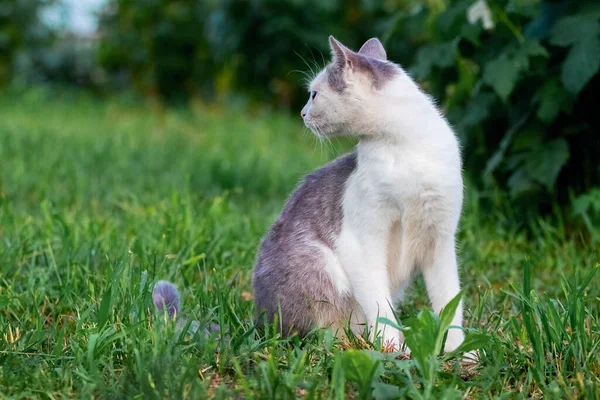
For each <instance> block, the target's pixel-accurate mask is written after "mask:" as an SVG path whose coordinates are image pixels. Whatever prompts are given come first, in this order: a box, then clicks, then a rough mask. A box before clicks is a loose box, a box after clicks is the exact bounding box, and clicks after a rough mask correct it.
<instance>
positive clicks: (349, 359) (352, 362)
mask: <svg viewBox="0 0 600 400" xmlns="http://www.w3.org/2000/svg"><path fill="white" fill-rule="evenodd" d="M378 364H379V361H374V360H373V359H372V358H371V357H369V355H368V354H366V353H364V352H362V351H360V350H354V349H350V350H347V351H346V352H344V354H343V356H342V365H343V367H344V376H345V377H346V379H348V380H350V381H352V382H356V383H358V384H360V385H365V384H367V383H369V384H370V382H371V378H372V377H373V374H374V373H375V369H376V367H377V366H378Z"/></svg>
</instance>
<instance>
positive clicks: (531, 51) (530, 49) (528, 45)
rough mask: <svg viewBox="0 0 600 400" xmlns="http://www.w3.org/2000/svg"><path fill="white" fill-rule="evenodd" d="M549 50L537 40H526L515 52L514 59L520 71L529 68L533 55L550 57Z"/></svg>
mask: <svg viewBox="0 0 600 400" xmlns="http://www.w3.org/2000/svg"><path fill="white" fill-rule="evenodd" d="M548 56H549V53H548V50H546V48H545V47H544V46H542V45H541V44H540V42H539V41H537V40H526V41H525V42H523V43H522V44H521V45H520V46H519V47H518V48H517V49H516V50H515V52H514V54H513V56H512V60H513V61H514V62H515V63H516V64H517V68H518V69H519V70H520V71H523V70H526V69H528V68H529V59H530V58H532V57H544V58H548Z"/></svg>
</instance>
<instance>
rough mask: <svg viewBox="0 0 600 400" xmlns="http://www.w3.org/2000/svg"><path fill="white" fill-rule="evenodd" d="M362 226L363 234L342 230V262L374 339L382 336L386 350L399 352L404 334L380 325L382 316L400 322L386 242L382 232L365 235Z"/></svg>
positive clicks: (340, 243)
mask: <svg viewBox="0 0 600 400" xmlns="http://www.w3.org/2000/svg"><path fill="white" fill-rule="evenodd" d="M362 227H363V232H361V234H360V235H358V233H357V232H356V230H354V229H352V228H349V227H345V229H342V233H341V235H340V240H339V245H338V250H339V254H340V261H341V263H342V266H343V268H344V270H345V271H346V273H347V275H348V278H349V280H350V284H351V286H352V295H353V297H354V298H355V300H356V301H357V303H358V304H359V305H360V307H361V308H362V310H363V313H364V315H365V317H366V322H367V324H368V326H369V329H370V332H371V335H372V336H371V337H372V338H374V337H375V335H377V334H380V335H381V338H382V342H383V346H384V348H385V349H386V350H388V351H399V350H400V349H401V348H402V344H403V337H402V333H401V332H400V331H399V330H398V329H395V328H393V327H391V326H388V325H385V324H381V323H379V322H378V318H379V317H382V318H387V319H389V320H391V321H395V320H396V319H395V315H394V310H393V308H392V296H391V292H390V280H389V276H388V272H387V268H386V258H385V257H386V251H385V240H384V239H383V236H382V235H381V233H380V232H378V229H376V230H373V231H370V232H365V231H364V230H365V225H363V226H362ZM376 329H377V331H378V332H375V330H376Z"/></svg>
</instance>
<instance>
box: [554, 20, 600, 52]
mask: <svg viewBox="0 0 600 400" xmlns="http://www.w3.org/2000/svg"><path fill="white" fill-rule="evenodd" d="M598 35H600V22H598V20H597V19H595V18H593V17H590V16H585V15H575V16H571V17H566V18H562V19H561V20H560V21H558V22H557V23H556V25H555V26H554V28H553V29H552V32H551V36H550V43H552V44H553V45H555V46H565V47H566V46H572V45H574V44H576V43H579V42H581V41H583V40H585V39H587V38H592V37H597V36H598Z"/></svg>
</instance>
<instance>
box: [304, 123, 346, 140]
mask: <svg viewBox="0 0 600 400" xmlns="http://www.w3.org/2000/svg"><path fill="white" fill-rule="evenodd" d="M305 125H306V127H307V128H308V129H310V130H311V131H312V133H314V134H315V136H316V137H318V138H326V137H331V136H342V135H344V133H343V132H342V129H341V127H339V126H337V125H329V124H327V125H316V124H311V123H309V122H307V123H305Z"/></svg>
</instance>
